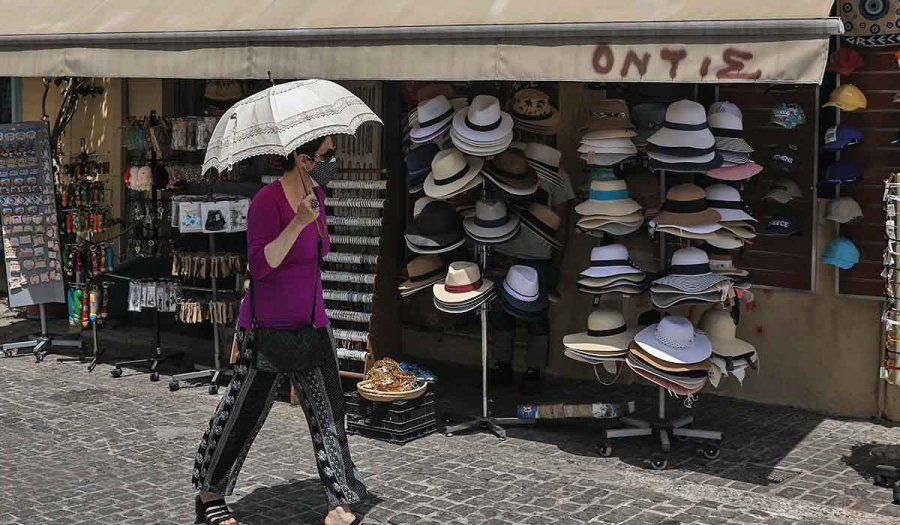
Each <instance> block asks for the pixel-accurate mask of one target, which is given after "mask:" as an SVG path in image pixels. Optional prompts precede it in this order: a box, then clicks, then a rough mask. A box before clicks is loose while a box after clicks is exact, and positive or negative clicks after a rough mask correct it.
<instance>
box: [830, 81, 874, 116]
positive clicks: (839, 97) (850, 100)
mask: <svg viewBox="0 0 900 525" xmlns="http://www.w3.org/2000/svg"><path fill="white" fill-rule="evenodd" d="M867 105H868V103H867V101H866V96H865V95H864V94H863V92H862V91H860V90H859V88H858V87H856V86H854V85H853V84H841V85H840V86H838V87H836V88H834V89H833V90H832V91H831V94H829V95H828V102H826V103H824V104H822V107H823V108H839V109H840V110H841V111H856V110H857V109H866V106H867Z"/></svg>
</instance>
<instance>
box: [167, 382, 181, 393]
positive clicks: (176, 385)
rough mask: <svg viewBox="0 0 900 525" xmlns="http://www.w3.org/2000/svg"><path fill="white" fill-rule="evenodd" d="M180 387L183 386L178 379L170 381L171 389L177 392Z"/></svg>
mask: <svg viewBox="0 0 900 525" xmlns="http://www.w3.org/2000/svg"><path fill="white" fill-rule="evenodd" d="M179 388H181V383H179V382H178V380H177V379H173V380H171V381H169V391H171V392H175V391H176V390H178V389H179Z"/></svg>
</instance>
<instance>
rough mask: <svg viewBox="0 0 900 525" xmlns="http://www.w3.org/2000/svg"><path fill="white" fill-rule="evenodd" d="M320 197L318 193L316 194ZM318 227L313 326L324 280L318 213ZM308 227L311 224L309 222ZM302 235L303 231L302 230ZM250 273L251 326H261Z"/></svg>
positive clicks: (311, 323) (311, 317)
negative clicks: (258, 321)
mask: <svg viewBox="0 0 900 525" xmlns="http://www.w3.org/2000/svg"><path fill="white" fill-rule="evenodd" d="M312 191H316V190H315V187H313V189H312ZM316 198H317V199H318V198H319V196H318V194H317V195H316ZM313 223H314V224H315V228H316V272H315V273H314V274H313V279H314V283H315V284H314V285H313V296H312V310H311V313H310V316H309V324H310V325H312V326H315V325H316V306H318V304H319V301H318V295H319V282H320V281H321V280H322V278H321V275H320V273H321V264H322V238H323V235H322V232H321V231H320V230H319V216H318V215H316V220H315V221H313ZM307 227H309V225H308V224H307ZM304 229H305V228H304ZM300 234H301V235H302V234H303V232H302V231H301V232H300ZM248 274H249V277H250V327H251V328H253V329H256V328H259V324H258V323H257V322H256V294H255V293H253V288H254V286H253V274H250V273H249V272H248Z"/></svg>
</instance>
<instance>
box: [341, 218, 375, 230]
mask: <svg viewBox="0 0 900 525" xmlns="http://www.w3.org/2000/svg"><path fill="white" fill-rule="evenodd" d="M381 223H382V219H381V217H328V225H329V226H365V227H379V228H380V227H381Z"/></svg>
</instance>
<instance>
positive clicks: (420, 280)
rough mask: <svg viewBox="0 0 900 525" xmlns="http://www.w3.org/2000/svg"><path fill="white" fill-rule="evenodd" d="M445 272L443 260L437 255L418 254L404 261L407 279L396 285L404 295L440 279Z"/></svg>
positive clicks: (422, 288)
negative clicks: (406, 261)
mask: <svg viewBox="0 0 900 525" xmlns="http://www.w3.org/2000/svg"><path fill="white" fill-rule="evenodd" d="M444 274H445V270H444V261H443V260H441V258H440V257H438V256H437V255H420V256H418V257H415V258H414V259H412V260H411V261H409V262H408V263H406V275H408V276H409V279H407V280H405V281H403V282H402V283H400V286H398V287H397V289H398V290H400V292H401V295H403V296H404V297H405V296H407V295H410V294H412V293H414V292H417V291H419V290H424V289H425V288H427V287H429V286H431V285H432V284H434V283H436V282H437V281H440V280H441V279H442V278H443V277H444Z"/></svg>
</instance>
